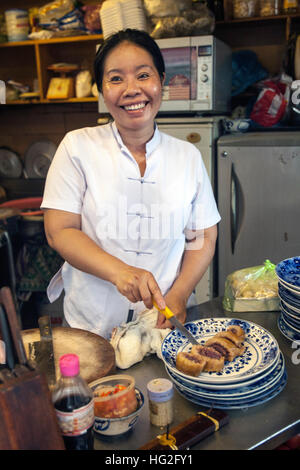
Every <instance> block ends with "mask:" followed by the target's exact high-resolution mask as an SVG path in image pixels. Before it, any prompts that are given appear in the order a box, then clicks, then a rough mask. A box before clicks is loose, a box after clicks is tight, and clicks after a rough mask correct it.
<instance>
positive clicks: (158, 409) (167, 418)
mask: <svg viewBox="0 0 300 470" xmlns="http://www.w3.org/2000/svg"><path fill="white" fill-rule="evenodd" d="M147 392H148V398H149V413H150V421H151V423H152V424H154V426H161V427H162V426H167V425H168V424H171V423H172V421H173V394H174V390H173V384H172V382H171V381H170V380H168V379H160V378H159V379H153V380H150V382H149V383H148V384H147Z"/></svg>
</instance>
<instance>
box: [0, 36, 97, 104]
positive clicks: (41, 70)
mask: <svg viewBox="0 0 300 470" xmlns="http://www.w3.org/2000/svg"><path fill="white" fill-rule="evenodd" d="M102 41H103V36H102V34H89V35H82V36H69V37H56V38H51V39H39V40H25V41H18V42H5V43H0V57H2V59H1V61H0V75H1V77H2V79H3V80H5V81H7V80H9V79H13V80H14V81H18V82H20V83H26V84H27V85H29V87H30V89H31V90H33V89H34V82H35V81H36V84H38V87H37V88H38V90H39V91H38V94H37V95H36V94H35V95H34V96H31V94H30V93H28V98H26V99H17V100H12V101H8V103H7V104H26V103H49V102H51V103H53V101H54V100H49V99H47V91H48V87H49V82H50V79H51V78H52V77H53V71H51V70H49V66H51V64H53V63H65V62H67V63H75V64H77V65H78V67H79V69H82V70H85V69H86V70H89V71H90V72H91V71H92V69H93V58H94V55H95V53H96V47H97V45H98V44H100V43H101V42H102ZM97 99H98V98H97V97H95V96H88V97H84V98H67V99H59V100H58V101H59V102H60V103H61V102H93V101H95V102H96V101H97Z"/></svg>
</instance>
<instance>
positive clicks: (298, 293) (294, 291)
mask: <svg viewBox="0 0 300 470" xmlns="http://www.w3.org/2000/svg"><path fill="white" fill-rule="evenodd" d="M278 285H279V286H282V287H285V289H287V290H288V291H289V292H290V293H291V294H294V296H295V297H296V298H297V299H300V290H297V289H296V288H295V287H290V285H289V284H287V283H286V282H284V281H282V280H281V279H278Z"/></svg>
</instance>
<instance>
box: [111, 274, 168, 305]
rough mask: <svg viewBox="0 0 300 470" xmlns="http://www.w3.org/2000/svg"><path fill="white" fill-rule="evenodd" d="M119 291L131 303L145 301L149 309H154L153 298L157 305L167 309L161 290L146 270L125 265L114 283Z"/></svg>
mask: <svg viewBox="0 0 300 470" xmlns="http://www.w3.org/2000/svg"><path fill="white" fill-rule="evenodd" d="M114 284H115V286H116V287H117V289H118V291H119V292H120V293H121V294H122V295H124V296H125V297H127V299H128V300H130V302H134V303H135V302H139V301H141V300H142V301H143V302H144V304H145V306H146V307H147V308H152V307H153V303H152V296H153V297H154V300H155V301H156V303H157V305H158V306H159V307H160V308H162V309H164V308H165V307H166V304H165V301H164V298H163V295H162V293H161V290H160V288H159V286H158V284H157V282H156V280H155V278H154V276H153V275H152V274H151V273H150V272H149V271H146V270H145V269H140V268H135V267H133V266H129V265H125V267H124V268H123V267H122V268H121V269H120V270H119V271H118V273H117V276H116V280H115V282H114Z"/></svg>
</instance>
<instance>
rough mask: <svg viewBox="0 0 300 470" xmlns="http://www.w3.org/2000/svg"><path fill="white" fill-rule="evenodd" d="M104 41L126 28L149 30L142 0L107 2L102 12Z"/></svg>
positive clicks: (109, 0) (108, 0)
mask: <svg viewBox="0 0 300 470" xmlns="http://www.w3.org/2000/svg"><path fill="white" fill-rule="evenodd" d="M100 20H101V26H102V31H103V36H104V39H106V38H107V37H108V36H110V35H111V34H114V33H116V32H117V31H121V30H123V29H126V28H134V29H139V30H146V29H147V22H146V15H145V12H144V8H143V4H142V0H106V1H105V2H104V3H103V5H102V7H101V10H100Z"/></svg>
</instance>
